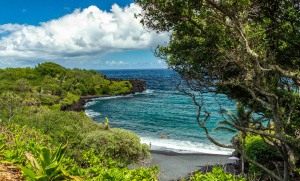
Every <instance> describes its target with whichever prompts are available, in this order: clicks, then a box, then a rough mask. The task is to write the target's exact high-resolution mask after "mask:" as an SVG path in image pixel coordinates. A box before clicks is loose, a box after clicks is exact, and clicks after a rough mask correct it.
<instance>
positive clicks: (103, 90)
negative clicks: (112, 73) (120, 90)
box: [99, 86, 111, 95]
mask: <svg viewBox="0 0 300 181" xmlns="http://www.w3.org/2000/svg"><path fill="white" fill-rule="evenodd" d="M99 94H100V95H101V94H111V89H110V87H109V86H103V87H101V88H100V90H99Z"/></svg>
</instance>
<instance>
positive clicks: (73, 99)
mask: <svg viewBox="0 0 300 181" xmlns="http://www.w3.org/2000/svg"><path fill="white" fill-rule="evenodd" d="M79 99H80V97H79V96H76V95H74V94H72V93H69V94H68V95H67V96H66V97H65V98H64V99H63V100H61V101H60V102H59V104H60V105H61V107H65V106H70V105H72V104H73V102H77V101H78V100H79Z"/></svg>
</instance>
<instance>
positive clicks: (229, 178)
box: [190, 167, 245, 181]
mask: <svg viewBox="0 0 300 181" xmlns="http://www.w3.org/2000/svg"><path fill="white" fill-rule="evenodd" d="M190 180H191V181H205V180H218V181H244V180H245V178H236V176H234V175H231V174H226V173H225V171H224V170H223V169H222V168H220V167H213V170H212V172H211V173H207V174H202V173H200V172H197V173H196V174H195V176H193V177H190Z"/></svg>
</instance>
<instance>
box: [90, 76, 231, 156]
mask: <svg viewBox="0 0 300 181" xmlns="http://www.w3.org/2000/svg"><path fill="white" fill-rule="evenodd" d="M101 72H102V73H103V74H104V75H106V76H107V77H110V78H121V79H139V80H145V81H146V83H147V91H145V92H144V93H140V94H135V95H128V96H118V97H110V98H97V99H94V101H93V102H90V103H88V104H87V105H86V109H87V110H86V114H87V115H88V116H90V117H93V119H94V121H96V122H101V123H104V122H105V117H107V118H108V119H109V121H110V123H113V122H115V125H114V127H117V128H123V129H126V130H129V131H132V132H134V133H136V134H137V135H138V136H139V137H140V138H141V142H142V143H146V144H149V143H150V142H151V144H152V149H156V150H171V151H176V152H193V153H195V152H200V153H211V154H230V153H231V152H232V150H229V149H224V148H220V147H217V146H215V145H214V144H212V143H211V142H210V141H209V140H208V139H207V138H206V135H205V132H204V130H203V129H202V128H201V127H200V126H199V125H198V124H197V120H196V117H197V107H196V106H195V105H194V103H193V102H192V100H191V98H189V97H188V96H187V95H185V94H183V93H179V92H178V91H177V90H176V88H175V86H174V78H173V77H172V71H171V70H104V71H101ZM216 98H217V99H218V101H219V102H220V103H221V104H222V105H223V107H224V108H228V109H230V110H234V103H233V102H231V101H229V100H228V99H227V97H226V96H225V95H218V96H217V97H216ZM204 100H205V108H204V110H206V111H208V112H211V117H210V119H209V120H208V121H207V122H206V126H207V127H208V129H209V130H210V131H211V130H212V129H213V128H214V127H215V126H216V123H217V122H218V121H220V120H222V117H221V115H220V114H219V113H218V112H219V105H218V104H217V103H216V102H215V99H214V97H213V95H211V94H206V95H205V96H204ZM160 134H164V135H167V134H169V135H170V138H169V139H168V138H164V139H161V137H160ZM211 135H212V137H213V138H215V139H216V140H218V141H219V142H221V143H230V142H229V141H230V139H231V138H232V136H233V134H228V133H222V132H217V133H211Z"/></svg>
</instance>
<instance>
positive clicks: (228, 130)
mask: <svg viewBox="0 0 300 181" xmlns="http://www.w3.org/2000/svg"><path fill="white" fill-rule="evenodd" d="M212 131H213V132H216V131H223V132H229V133H236V132H237V130H234V129H231V128H227V127H216V128H215V129H213V130H212Z"/></svg>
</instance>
